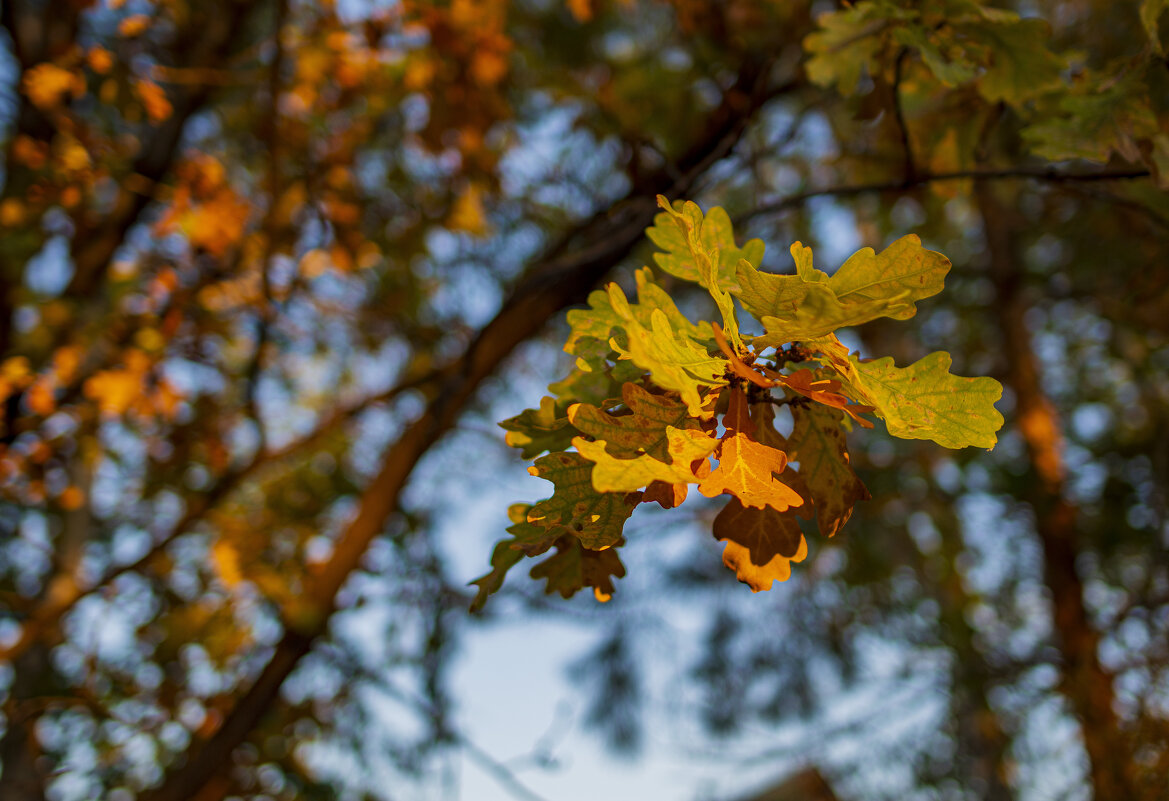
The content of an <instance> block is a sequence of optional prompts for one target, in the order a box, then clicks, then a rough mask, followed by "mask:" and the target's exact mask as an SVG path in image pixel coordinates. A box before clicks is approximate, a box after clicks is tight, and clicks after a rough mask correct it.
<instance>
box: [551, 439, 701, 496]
mask: <svg viewBox="0 0 1169 801" xmlns="http://www.w3.org/2000/svg"><path fill="white" fill-rule="evenodd" d="M666 437H667V438H668V439H669V443H670V444H669V454H668V456H669V459H670V462H669V463H666V462H664V461H661V460H659V459H655V458H654V457H652V456H650V455H648V454H644V453H643V454H641V455H640V456H637V457H636V458H633V459H618V458H616V457H614V456H612V455H611V454H610V453H609V452H608V450H607V449H606V447H605V446H606V442H605V441H604V440H597V441H596V442H589V441H588V440H586V439H584V438H583V437H577V438H576V439H574V440H573V442H572V444H573V445H575V446H576V449H577V451H579V452H580V454H581V456H583V457H585V458H586V459H588V460H590V461H592V462H594V463H595V467H594V468H593V472H592V481H593V489H595V490H597V492H612V493H622V492H632V491H634V490H639V489H641V488H643V487H647V486H649V485H650V484H651V483H653V482H654V481H664V482H666V483H667V484H686V483H689V484H697V483H698V482H699V481H700V480H701V479H700V478H699V477H698V476H696V475H695V474H694V471H693V469H692V468H691V466H692V465H693V463H694V462H696V461H698V460H700V459H705V458H706V457H707V456H709V455H710V454H711V453H713V452H714V449H715V448H716V447H718V440H717V439H716V438H715V437H712V436H710V435H709V434H707V433H706V432H705V431H701V430H694V429H679V428H674V427H673V426H668V427H667V428H666Z"/></svg>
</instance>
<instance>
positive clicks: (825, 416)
mask: <svg viewBox="0 0 1169 801" xmlns="http://www.w3.org/2000/svg"><path fill="white" fill-rule="evenodd" d="M792 416H793V417H794V418H795V427H794V428H793V429H792V433H791V436H790V437H788V438H787V445H788V448H789V449H790V450H789V451H788V457H789V458H790V459H792V460H793V461H797V462H799V465H800V469H799V475H800V477H801V478H802V480H803V484H804V486H805V487H807V492H808V495H809V497H810V499H811V501H812V506H813V508H814V509H815V512H816V524H817V525H818V526H819V527H820V533H821V534H823V535H824V536H826V537H831V536H833V535H835V534H836V532H838V531H840V528H841V527H842V526H843V525H844V524H845V523H846V522H848V518H849V517H851V516H852V509H853V506H855V505H856V503H857V502H858V501H866V500H868V499H869V497H870V496H869V491H868V490H867V489H865V485H864V484H863V483H862V482H861V480H860V478H859V477H858V476H857V474H856V471H855V470H853V469H852V465H851V464H849V458H848V449H847V443H846V442H845V438H844V431H843V430H842V429H841V427H840V422H841V419H842V417H841V414H840V412H838V411H835V410H833V409H830V408H826V407H824V406H818V405H806V406H800V407H798V408H794V409H792Z"/></svg>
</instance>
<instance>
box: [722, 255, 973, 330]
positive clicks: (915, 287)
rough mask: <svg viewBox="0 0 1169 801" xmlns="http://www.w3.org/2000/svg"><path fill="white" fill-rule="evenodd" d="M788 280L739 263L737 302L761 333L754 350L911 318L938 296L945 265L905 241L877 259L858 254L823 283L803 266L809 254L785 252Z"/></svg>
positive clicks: (946, 262) (823, 278) (941, 259)
mask: <svg viewBox="0 0 1169 801" xmlns="http://www.w3.org/2000/svg"><path fill="white" fill-rule="evenodd" d="M791 252H792V258H793V259H794V260H795V262H796V270H797V271H796V275H773V274H770V273H762V272H759V271H758V270H756V269H754V268H753V267H752V266H751V265H749V264H745V263H742V262H740V264H739V270H738V275H739V283H740V284H741V287H742V288H741V289H740V290H739V292H737V293H736V295H737V297H738V298H739V301H740V302H741V303H742V304H743V307H744V308H745V309H747V311H749V312H751V313H752V314H753V315H755V316H756V317H757V318H759V320H760V322H762V323H763V326H764V328H765V329H766V330H767V333H766V334H765V335H763V336H760V337H756V338H755V340H754V344H755V345H756V346H763V347H776V346H779V345H782V344H783V343H785V342H793V341H803V340H807V339H815V338H818V337H823V336H825V335H827V334H829V333H831V332H833V331H835V330H836V329H838V328H845V327H848V326H854V325H860V324H862V323H866V322H869V321H870V320H874V319H876V318H878V317H892V318H893V319H896V320H904V319H907V318H909V317H912V316H913V315H914V314H916V313H917V306H916V301H918V300H921V299H923V298H928V297H931V296H933V295H936V294H937V293H938V292H941V291H942V287H943V284H944V279H945V276H946V273H948V272H949V270H950V260H949V259H947V258H946V257H945V256H943V255H942V254H941V253H938V252H936V251H933V250H926V249H925V248H923V247H922V246H921V240H920V239H919V238H918V237H917V236H915V235H913V234H909V235H907V236H903V237H901V238H900V239H898V240H896V241H895V242H893V243H892V244H891V245H889V246H888V247H887V248H885V249H884V250H882V251H881V252H880V253H876V252H875V251H874V250H873V249H872V248H862V249H861V250H858V251H857V252H856V253H854V254H853V255H852V256H850V257H849V258H848V259H847V260H846V261H845V262H844V264H842V265H841V266H840V269H838V270H837V271H836V272H835V273H834V274H833V275H832V276H831V277H827V275H826V274H825V273H823V272H821V271H819V270H816V269H814V268H813V267H812V266H811V249H810V248H807V247H805V246H803V245H801V244H800V243H799V242H796V243H795V244H793V245H792V247H791Z"/></svg>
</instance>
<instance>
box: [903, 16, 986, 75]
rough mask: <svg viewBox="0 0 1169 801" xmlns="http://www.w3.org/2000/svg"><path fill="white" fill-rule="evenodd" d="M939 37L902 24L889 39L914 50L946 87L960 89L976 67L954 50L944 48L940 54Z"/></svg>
mask: <svg viewBox="0 0 1169 801" xmlns="http://www.w3.org/2000/svg"><path fill="white" fill-rule="evenodd" d="M949 27H951V28H952V26H949ZM945 30H946V29H943V31H945ZM942 36H943V34H939V32H938V31H934V30H930V29H929V28H925V27H922V26H921V25H905V26H902V27H899V28H897V29H896V30H894V31H893V40H894V41H895V42H897V43H898V44H900V45H904V46H906V47H909V48H912V49H913V50H916V51H917V52H918V54H919V55H920V56H921V60H922V62H923V63H924V64H925V65H926V66H927V67H929V70H930V72H932V73H933V74H934V77H935V78H937V79H938V80H939V81H941V82H942V83H943V84H945V85H946V86H951V87H953V86H961V85H962V84H965V83H967V82H969V81H971V80H973V79H974V76H975V75H977V74H978V68H977V67H976V66H975V65H974V64H973V63H972V62H971V61H970V60H969V59H967V58H966V54H965V52H963V51H961V50H959V49H957V48H945V50H946V52H945V53H943V47H942V42H941V41H939V39H941V38H942Z"/></svg>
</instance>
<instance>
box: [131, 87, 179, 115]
mask: <svg viewBox="0 0 1169 801" xmlns="http://www.w3.org/2000/svg"><path fill="white" fill-rule="evenodd" d="M134 94H136V95H138V99H139V100H140V101H142V107H143V108H144V109H146V116H147V117H149V118H150V121H151V122H153V123H155V124H157V123H160V122H162V121H163V120H165V119H167V118H169V117H170V115H171V114H172V113H173V112H174V107H173V106H171V104H170V101H169V100H167V98H166V92H165V91H164V90H163V88H162V87H161V86H159V85H158V84H156V83H155V82H154V81H147V80H139V81H135V82H134Z"/></svg>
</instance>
